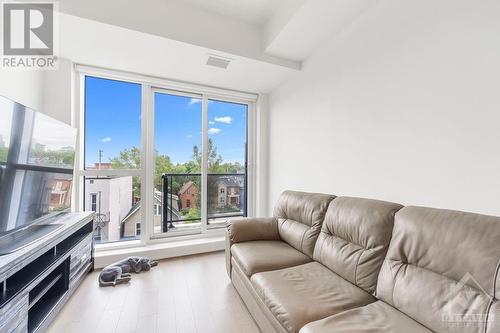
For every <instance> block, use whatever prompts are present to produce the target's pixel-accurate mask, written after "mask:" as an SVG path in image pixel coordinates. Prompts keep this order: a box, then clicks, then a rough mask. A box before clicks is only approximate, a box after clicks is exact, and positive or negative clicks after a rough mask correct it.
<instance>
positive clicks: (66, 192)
mask: <svg viewBox="0 0 500 333" xmlns="http://www.w3.org/2000/svg"><path fill="white" fill-rule="evenodd" d="M72 184H73V180H72V179H67V178H56V179H53V180H52V184H51V191H50V203H49V210H51V211H54V210H60V209H65V208H68V207H70V206H71V187H72Z"/></svg>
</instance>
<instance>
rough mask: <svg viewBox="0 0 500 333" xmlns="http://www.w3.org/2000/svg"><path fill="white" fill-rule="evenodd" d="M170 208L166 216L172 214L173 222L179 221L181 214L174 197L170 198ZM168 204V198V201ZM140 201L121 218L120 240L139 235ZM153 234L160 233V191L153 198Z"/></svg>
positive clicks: (161, 206) (161, 208) (176, 199)
mask: <svg viewBox="0 0 500 333" xmlns="http://www.w3.org/2000/svg"><path fill="white" fill-rule="evenodd" d="M171 199H172V207H170V206H168V210H167V214H169V215H170V214H172V219H173V220H179V219H181V214H180V213H179V198H178V197H177V196H176V195H173V196H172V198H171ZM168 204H170V197H169V200H168ZM140 208H141V201H140V200H139V201H138V202H137V203H136V204H135V205H134V206H132V208H131V209H130V211H129V213H128V214H127V215H126V216H125V217H124V218H123V220H122V221H121V223H122V227H121V230H122V238H134V237H139V236H140V235H141V214H140V213H139V212H140ZM153 211H154V217H153V223H154V233H161V232H162V211H163V203H162V197H161V192H160V191H155V196H154V206H153Z"/></svg>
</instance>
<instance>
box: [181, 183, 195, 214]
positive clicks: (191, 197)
mask: <svg viewBox="0 0 500 333" xmlns="http://www.w3.org/2000/svg"><path fill="white" fill-rule="evenodd" d="M178 195H179V200H180V207H179V208H180V209H189V208H193V207H197V206H196V199H197V198H198V187H196V184H195V183H193V182H192V181H191V180H190V181H188V182H186V183H184V185H182V187H181V189H180V190H179V193H178Z"/></svg>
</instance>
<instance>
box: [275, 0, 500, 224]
mask: <svg viewBox="0 0 500 333" xmlns="http://www.w3.org/2000/svg"><path fill="white" fill-rule="evenodd" d="M499 14H500V2H499V1H495V0H480V1H471V0H440V1H435V0H420V1H411V0H385V1H380V2H379V3H378V4H377V5H376V6H374V7H373V8H371V9H370V10H369V11H367V12H366V13H364V14H363V15H362V16H361V17H360V18H358V19H357V20H356V21H355V22H353V23H352V24H350V26H348V27H346V28H345V29H344V30H343V31H342V33H341V34H339V35H337V36H332V38H331V40H330V41H329V42H328V43H327V44H325V45H324V46H322V48H321V49H319V50H317V51H316V52H315V53H314V54H313V55H312V56H311V57H310V58H309V59H308V60H307V61H306V62H305V63H304V66H303V70H302V71H301V72H300V73H298V74H295V76H294V77H293V78H292V79H290V80H288V81H287V82H286V83H285V84H283V85H282V86H281V87H279V88H278V89H276V90H274V91H273V92H272V94H271V96H270V140H269V142H270V147H269V152H270V154H269V155H270V168H269V181H270V185H269V187H270V197H269V202H270V207H272V205H273V204H274V202H276V199H277V197H278V195H279V193H280V192H281V191H283V190H285V189H296V190H306V191H318V192H328V193H334V194H340V195H351V196H363V197H371V198H378V199H385V200H391V201H396V202H400V203H403V204H413V205H428V206H434V207H443V208H451V209H461V210H469V211H475V212H482V213H487V214H494V215H500V204H499V198H500V61H499V59H500V43H498V41H499V37H498V36H499V34H498V32H499V31H500V20H499V19H498V18H499Z"/></svg>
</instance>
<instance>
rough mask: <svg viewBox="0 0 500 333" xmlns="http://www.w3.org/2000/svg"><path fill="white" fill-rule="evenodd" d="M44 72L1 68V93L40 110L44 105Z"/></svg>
mask: <svg viewBox="0 0 500 333" xmlns="http://www.w3.org/2000/svg"><path fill="white" fill-rule="evenodd" d="M42 82H43V73H42V72H41V71H37V70H32V71H31V70H30V71H14V70H0V95H1V96H4V97H7V98H9V99H11V100H14V101H16V102H18V103H21V104H23V105H26V106H28V107H30V108H32V109H35V110H40V109H41V108H42V106H43V93H42V90H43V85H42Z"/></svg>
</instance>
